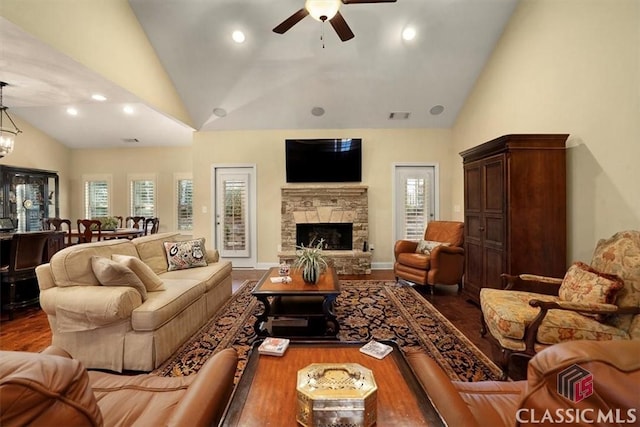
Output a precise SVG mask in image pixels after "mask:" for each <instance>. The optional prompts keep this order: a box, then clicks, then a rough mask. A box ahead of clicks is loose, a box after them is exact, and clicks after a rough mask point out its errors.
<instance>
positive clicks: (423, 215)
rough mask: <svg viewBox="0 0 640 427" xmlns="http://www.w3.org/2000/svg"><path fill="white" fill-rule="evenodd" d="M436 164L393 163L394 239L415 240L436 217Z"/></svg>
mask: <svg viewBox="0 0 640 427" xmlns="http://www.w3.org/2000/svg"><path fill="white" fill-rule="evenodd" d="M436 181H437V165H395V166H394V218H395V219H394V234H395V236H394V240H400V239H407V240H419V239H422V238H423V236H424V230H425V229H426V226H427V223H429V221H431V220H433V219H437V209H438V197H437V188H438V186H437V185H436V184H437V183H436Z"/></svg>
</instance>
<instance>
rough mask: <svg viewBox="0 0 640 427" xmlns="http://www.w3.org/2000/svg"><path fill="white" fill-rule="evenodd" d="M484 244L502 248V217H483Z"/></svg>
mask: <svg viewBox="0 0 640 427" xmlns="http://www.w3.org/2000/svg"><path fill="white" fill-rule="evenodd" d="M484 224H485V225H484V228H485V234H484V241H485V244H488V245H491V246H494V247H500V248H502V247H503V246H504V245H505V243H506V242H505V239H504V218H503V217H502V216H488V215H487V216H485V218H484Z"/></svg>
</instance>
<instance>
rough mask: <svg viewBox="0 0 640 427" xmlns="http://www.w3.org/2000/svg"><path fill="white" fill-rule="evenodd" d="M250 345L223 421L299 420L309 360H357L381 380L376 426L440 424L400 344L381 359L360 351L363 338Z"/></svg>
mask: <svg viewBox="0 0 640 427" xmlns="http://www.w3.org/2000/svg"><path fill="white" fill-rule="evenodd" d="M260 342H261V341H258V342H256V343H255V344H254V347H253V348H252V350H251V353H250V355H249V359H248V361H247V365H246V367H245V370H244V372H243V374H242V377H241V378H240V381H239V383H238V384H237V386H236V388H235V390H234V392H233V394H232V396H231V400H230V402H229V404H228V406H227V409H226V411H225V414H224V417H223V420H222V421H221V423H220V425H221V426H242V427H252V426H265V425H270V426H296V425H297V422H296V411H297V408H298V406H297V392H296V385H297V373H298V371H299V370H300V369H302V368H304V367H306V366H308V365H310V364H311V363H359V364H360V365H362V366H364V367H366V368H368V369H371V370H372V371H373V376H374V379H375V381H376V384H377V386H378V392H377V424H376V425H377V426H379V427H381V426H412V427H414V426H442V425H445V424H444V422H443V420H442V418H441V417H440V415H439V414H438V412H437V411H436V409H435V408H434V407H433V404H432V403H431V400H430V399H429V396H427V394H426V393H425V392H424V390H423V389H422V387H421V386H420V384H419V383H418V380H417V379H416V377H415V376H414V374H413V371H412V370H411V368H410V367H409V365H408V364H407V362H406V360H405V358H404V355H403V354H402V352H401V351H400V349H399V348H398V347H397V346H396V345H395V344H393V343H387V344H390V345H392V346H393V347H394V350H393V351H392V352H391V353H390V354H389V355H388V356H386V357H385V358H384V359H382V360H378V359H375V358H373V357H370V356H367V355H365V354H363V353H360V351H359V348H360V347H361V346H362V345H363V343H346V342H339V341H291V343H290V344H289V348H288V349H287V350H286V352H285V354H284V355H283V356H265V355H260V354H259V353H258V350H257V345H258V344H259V343H260Z"/></svg>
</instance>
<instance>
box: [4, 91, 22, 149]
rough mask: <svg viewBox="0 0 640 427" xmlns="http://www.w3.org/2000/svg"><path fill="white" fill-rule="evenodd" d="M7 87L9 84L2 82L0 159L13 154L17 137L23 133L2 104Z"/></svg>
mask: <svg viewBox="0 0 640 427" xmlns="http://www.w3.org/2000/svg"><path fill="white" fill-rule="evenodd" d="M5 86H7V83H5V82H0V158H2V157H4V156H6V155H8V154H11V153H12V152H13V143H14V142H15V139H16V135H18V134H19V133H20V132H22V131H21V130H20V129H18V126H16V124H15V123H14V122H13V119H12V118H11V116H10V115H9V113H8V112H7V110H8V109H9V108H8V107H5V106H4V104H3V103H2V89H3V88H4V87H5ZM5 116H6V119H5Z"/></svg>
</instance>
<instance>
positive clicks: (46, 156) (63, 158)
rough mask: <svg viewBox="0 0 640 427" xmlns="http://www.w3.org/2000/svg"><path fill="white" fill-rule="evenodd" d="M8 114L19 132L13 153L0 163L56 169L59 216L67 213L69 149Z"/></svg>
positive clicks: (68, 201)
mask: <svg viewBox="0 0 640 427" xmlns="http://www.w3.org/2000/svg"><path fill="white" fill-rule="evenodd" d="M9 114H11V110H9ZM11 118H12V119H13V120H14V121H15V122H16V125H17V126H18V128H19V129H20V130H21V131H22V133H20V134H18V136H17V137H16V141H15V145H14V150H13V153H11V154H10V155H8V156H7V157H3V158H2V159H0V165H8V166H17V167H22V168H33V169H44V170H48V171H54V172H58V177H59V178H58V181H59V184H60V195H59V203H60V216H62V217H65V216H67V215H68V214H69V204H70V201H71V200H70V197H69V195H70V194H69V176H70V171H71V163H70V161H69V158H70V153H71V150H70V149H69V148H67V147H66V146H64V145H62V144H60V143H59V142H57V141H56V140H54V139H52V138H51V137H49V136H48V135H46V134H44V133H42V132H40V131H39V130H38V129H36V128H34V127H33V126H31V125H30V124H29V123H27V122H25V121H23V120H20V119H19V118H18V117H16V116H15V115H14V114H11Z"/></svg>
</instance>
